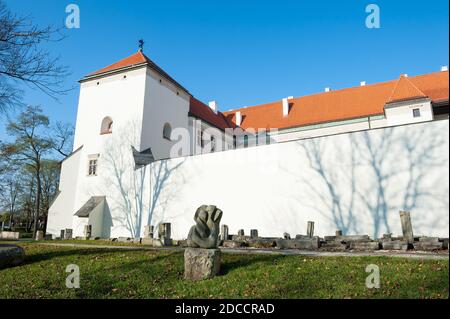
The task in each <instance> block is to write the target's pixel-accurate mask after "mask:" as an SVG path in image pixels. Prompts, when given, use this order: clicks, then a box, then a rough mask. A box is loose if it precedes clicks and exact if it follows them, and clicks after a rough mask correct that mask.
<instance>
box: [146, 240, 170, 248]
mask: <svg viewBox="0 0 450 319" xmlns="http://www.w3.org/2000/svg"><path fill="white" fill-rule="evenodd" d="M141 244H143V245H148V246H152V247H165V246H173V241H172V239H170V238H160V239H156V238H142V240H141Z"/></svg>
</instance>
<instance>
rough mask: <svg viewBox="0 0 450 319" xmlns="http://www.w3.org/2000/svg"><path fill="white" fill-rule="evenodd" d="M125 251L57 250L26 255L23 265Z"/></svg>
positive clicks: (93, 249) (98, 249)
mask: <svg viewBox="0 0 450 319" xmlns="http://www.w3.org/2000/svg"><path fill="white" fill-rule="evenodd" d="M117 252H121V253H123V252H124V251H123V250H121V249H108V250H106V249H101V248H97V249H95V248H83V249H67V250H55V251H46V252H43V253H33V254H30V255H28V254H27V255H26V257H25V262H24V263H23V264H22V265H29V264H33V263H37V262H41V261H46V260H51V259H54V258H63V257H69V256H90V255H96V256H100V255H108V254H111V253H117Z"/></svg>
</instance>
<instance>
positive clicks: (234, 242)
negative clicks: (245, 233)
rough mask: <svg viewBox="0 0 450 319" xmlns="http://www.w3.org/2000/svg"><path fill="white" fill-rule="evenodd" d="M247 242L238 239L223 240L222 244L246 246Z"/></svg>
mask: <svg viewBox="0 0 450 319" xmlns="http://www.w3.org/2000/svg"><path fill="white" fill-rule="evenodd" d="M247 245H248V244H247V243H246V242H245V241H238V240H224V241H223V242H222V246H223V247H226V248H240V247H246V246H247Z"/></svg>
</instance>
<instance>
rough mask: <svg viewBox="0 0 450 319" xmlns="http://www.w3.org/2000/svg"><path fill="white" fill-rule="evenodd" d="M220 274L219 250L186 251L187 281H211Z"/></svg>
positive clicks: (193, 249) (185, 267)
mask: <svg viewBox="0 0 450 319" xmlns="http://www.w3.org/2000/svg"><path fill="white" fill-rule="evenodd" d="M219 272H220V250H219V249H203V248H186V250H185V251H184V278H185V279H187V280H194V281H198V280H205V279H211V278H213V277H215V276H217V275H218V274H219Z"/></svg>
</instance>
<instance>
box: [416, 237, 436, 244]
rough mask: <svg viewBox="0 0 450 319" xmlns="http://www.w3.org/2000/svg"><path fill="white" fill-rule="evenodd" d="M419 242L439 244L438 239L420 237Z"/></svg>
mask: <svg viewBox="0 0 450 319" xmlns="http://www.w3.org/2000/svg"><path fill="white" fill-rule="evenodd" d="M419 241H422V242H435V243H437V242H439V237H428V236H422V237H419Z"/></svg>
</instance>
